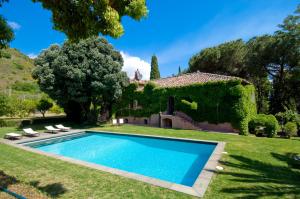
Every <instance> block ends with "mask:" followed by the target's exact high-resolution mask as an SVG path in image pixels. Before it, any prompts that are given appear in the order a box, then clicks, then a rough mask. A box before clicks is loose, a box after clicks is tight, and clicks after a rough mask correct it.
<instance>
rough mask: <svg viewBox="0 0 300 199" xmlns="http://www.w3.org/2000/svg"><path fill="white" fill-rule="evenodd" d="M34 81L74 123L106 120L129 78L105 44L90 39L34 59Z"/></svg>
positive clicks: (50, 48) (119, 60) (120, 57)
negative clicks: (101, 117)
mask: <svg viewBox="0 0 300 199" xmlns="http://www.w3.org/2000/svg"><path fill="white" fill-rule="evenodd" d="M35 65H36V68H35V69H34V71H33V77H34V78H35V79H37V80H38V84H39V85H40V88H41V90H42V91H44V92H45V93H47V94H48V95H49V96H50V97H51V98H52V99H54V100H56V101H57V103H58V104H59V105H60V106H61V107H63V108H64V110H65V112H66V114H67V116H68V117H69V118H70V119H71V120H73V121H86V120H89V121H95V120H96V119H97V116H98V114H99V112H101V114H102V115H104V116H105V118H106V119H107V118H108V117H109V116H110V113H111V109H112V105H113V103H114V102H115V101H116V100H117V99H118V98H119V97H120V96H121V95H122V88H123V87H124V86H126V85H127V84H128V77H127V75H126V73H125V72H122V71H121V69H122V65H123V59H122V56H121V54H120V53H119V52H118V51H116V50H114V48H113V46H111V45H110V44H109V43H108V42H107V41H106V40H104V39H103V38H98V37H91V38H88V39H85V40H81V41H79V42H78V43H71V42H69V41H67V42H65V43H64V44H63V46H62V47H60V46H58V45H53V46H51V47H49V48H48V49H47V50H45V51H43V52H42V53H41V54H40V55H39V56H38V57H37V58H36V59H35Z"/></svg>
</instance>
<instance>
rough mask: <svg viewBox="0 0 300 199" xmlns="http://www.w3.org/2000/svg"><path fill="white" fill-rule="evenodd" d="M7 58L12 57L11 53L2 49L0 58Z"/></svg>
mask: <svg viewBox="0 0 300 199" xmlns="http://www.w3.org/2000/svg"><path fill="white" fill-rule="evenodd" d="M2 57H3V58H6V59H10V58H11V55H10V54H9V52H6V51H4V50H1V51H0V58H2Z"/></svg>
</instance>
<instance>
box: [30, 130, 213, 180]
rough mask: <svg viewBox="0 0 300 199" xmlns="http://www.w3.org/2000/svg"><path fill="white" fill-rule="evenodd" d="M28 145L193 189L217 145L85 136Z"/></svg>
mask: <svg viewBox="0 0 300 199" xmlns="http://www.w3.org/2000/svg"><path fill="white" fill-rule="evenodd" d="M31 146H32V147H34V148H37V149H39V150H41V151H44V152H48V153H52V154H58V155H62V156H66V157H70V158H73V159H78V160H82V161H86V162H91V163H96V164H100V165H104V166H107V167H112V168H116V169H120V170H124V171H128V172H133V173H137V174H141V175H145V176H149V177H153V178H158V179H161V180H165V181H169V182H173V183H177V184H182V185H186V186H193V184H194V182H195V180H196V179H197V177H198V175H199V173H200V172H201V170H202V168H203V167H204V165H205V164H206V162H207V160H208V159H209V157H210V155H211V154H212V152H213V150H214V148H215V146H216V144H211V143H201V142H189V141H178V140H170V139H158V138H149V137H140V136H131V135H118V134H107V133H85V134H84V135H81V136H79V137H74V138H69V139H60V140H56V141H51V142H48V143H44V144H43V143H39V144H38V145H37V144H35V145H31Z"/></svg>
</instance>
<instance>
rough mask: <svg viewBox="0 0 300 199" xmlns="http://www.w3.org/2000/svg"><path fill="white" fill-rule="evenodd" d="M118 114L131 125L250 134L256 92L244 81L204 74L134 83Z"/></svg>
mask: <svg viewBox="0 0 300 199" xmlns="http://www.w3.org/2000/svg"><path fill="white" fill-rule="evenodd" d="M115 110H116V115H117V117H123V118H124V119H125V122H126V123H130V124H138V125H149V126H154V127H162V128H178V129H198V130H208V131H222V132H239V133H240V134H247V133H248V121H249V120H250V118H251V117H252V116H253V115H255V114H256V104H255V90H254V87H253V85H252V84H250V83H249V82H247V81H246V80H243V79H241V78H238V77H232V76H225V75H217V74H211V73H202V72H196V73H188V74H183V75H180V76H176V77H168V78H162V79H158V80H154V81H139V80H132V81H131V84H130V85H129V86H128V87H127V88H126V90H125V91H124V94H123V97H122V99H121V101H120V102H119V103H118V105H117V106H116V109H115Z"/></svg>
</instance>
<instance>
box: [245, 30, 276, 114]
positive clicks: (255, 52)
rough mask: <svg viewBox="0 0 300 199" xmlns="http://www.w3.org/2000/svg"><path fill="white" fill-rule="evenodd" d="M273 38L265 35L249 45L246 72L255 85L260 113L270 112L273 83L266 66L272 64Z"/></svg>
mask: <svg viewBox="0 0 300 199" xmlns="http://www.w3.org/2000/svg"><path fill="white" fill-rule="evenodd" d="M272 41H273V37H272V36H271V35H263V36H260V37H254V38H252V39H250V40H249V41H248V42H247V43H246V45H247V48H248V50H247V55H246V63H245V64H246V70H247V72H248V74H247V77H246V78H247V79H248V80H249V81H250V82H252V83H253V84H254V85H255V88H256V103H257V111H258V113H265V114H267V113H268V112H269V98H270V93H271V91H272V85H271V81H270V79H269V76H270V75H269V74H268V70H267V68H266V66H267V65H268V63H269V62H270V57H271V54H272V51H271V50H270V49H269V45H270V43H272Z"/></svg>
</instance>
